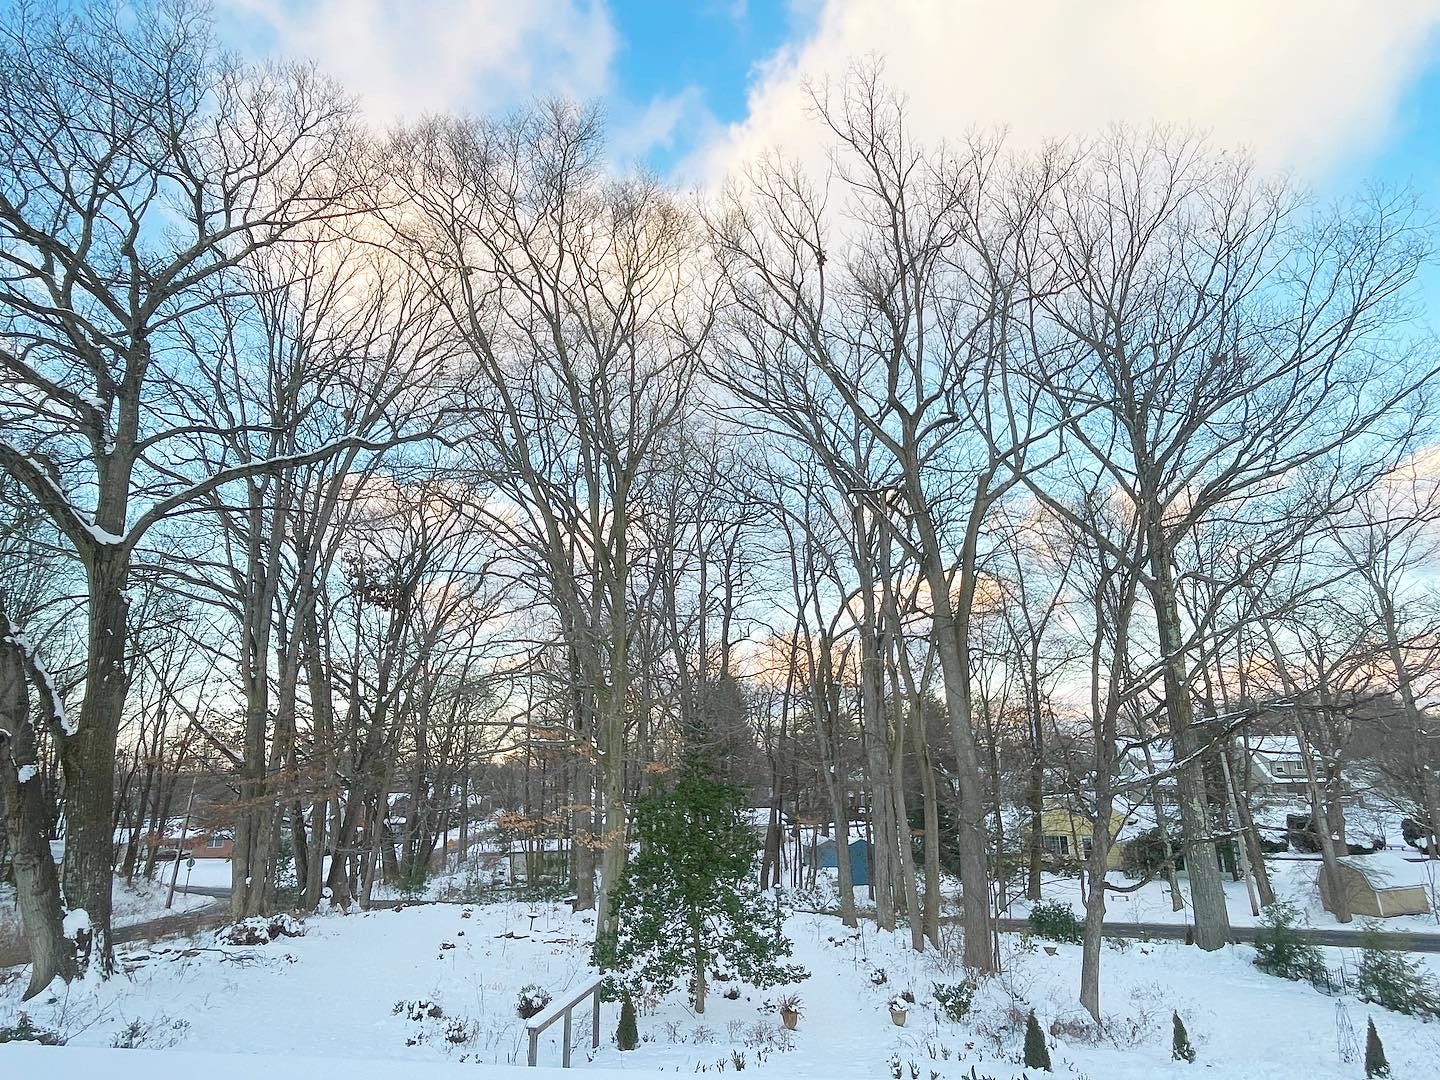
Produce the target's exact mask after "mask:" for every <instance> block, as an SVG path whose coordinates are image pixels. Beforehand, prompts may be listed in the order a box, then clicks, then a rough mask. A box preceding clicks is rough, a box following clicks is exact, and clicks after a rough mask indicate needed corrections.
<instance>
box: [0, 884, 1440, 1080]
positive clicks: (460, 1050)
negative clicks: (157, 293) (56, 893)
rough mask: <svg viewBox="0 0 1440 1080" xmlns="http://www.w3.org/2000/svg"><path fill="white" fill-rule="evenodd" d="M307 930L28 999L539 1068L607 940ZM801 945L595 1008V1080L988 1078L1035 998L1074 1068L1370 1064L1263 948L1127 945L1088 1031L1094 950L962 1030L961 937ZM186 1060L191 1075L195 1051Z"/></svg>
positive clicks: (392, 914)
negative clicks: (1189, 1042) (637, 1001)
mask: <svg viewBox="0 0 1440 1080" xmlns="http://www.w3.org/2000/svg"><path fill="white" fill-rule="evenodd" d="M531 914H534V915H535V919H534V920H533V933H532V929H531V926H532V920H531V918H530V915H531ZM306 929H307V933H306V935H305V936H304V937H301V938H293V939H290V938H281V939H279V940H277V941H275V942H273V943H271V944H269V945H266V946H255V947H229V946H226V947H220V946H217V945H215V944H214V942H213V940H206V941H203V942H198V943H197V945H199V946H200V947H199V948H197V949H194V950H186V949H184V947H183V946H181V945H178V944H174V943H166V944H163V945H160V946H156V947H154V948H153V949H150V950H135V949H122V958H123V959H124V961H125V965H126V967H127V968H130V969H132V973H131V975H130V976H129V977H128V978H119V979H115V980H112V981H110V982H109V983H105V984H99V985H96V984H92V983H86V984H83V985H77V986H75V987H72V988H70V989H69V990H68V991H61V990H59V989H58V984H57V992H56V994H55V995H53V996H48V997H47V996H42V997H41V998H38V999H36V1000H34V1001H32V1002H30V1003H28V1004H27V1006H26V1011H27V1012H28V1013H29V1014H30V1016H31V1017H32V1019H33V1021H34V1022H35V1023H36V1024H39V1025H41V1026H44V1027H49V1028H53V1029H55V1030H58V1031H60V1032H61V1033H62V1034H64V1035H65V1036H66V1037H67V1038H68V1039H69V1042H70V1044H71V1045H73V1046H90V1047H106V1046H110V1045H112V1044H114V1043H115V1042H117V1041H119V1042H122V1043H123V1042H130V1043H135V1044H138V1045H139V1046H140V1047H141V1048H153V1049H158V1050H165V1049H170V1048H173V1049H178V1050H203V1051H206V1052H213V1053H237V1054H261V1055H278V1056H281V1057H288V1056H303V1057H307V1058H326V1059H330V1058H336V1059H366V1060H371V1061H379V1060H386V1059H398V1060H401V1061H408V1062H411V1063H415V1062H426V1061H433V1062H440V1061H451V1062H456V1063H463V1064H466V1065H470V1066H472V1067H473V1066H474V1065H475V1064H476V1063H483V1064H499V1065H507V1064H519V1065H523V1064H524V1059H525V1045H526V1035H525V1027H524V1023H523V1021H522V1020H520V1019H519V1017H518V1016H517V1015H516V1012H515V1001H516V997H517V995H518V993H519V990H520V988H521V987H522V986H524V985H526V984H528V983H538V984H540V985H541V986H543V987H545V988H546V989H547V990H549V991H550V992H551V993H552V994H554V995H556V996H557V997H559V996H560V995H562V994H564V993H565V991H566V990H567V989H570V988H574V987H576V986H578V985H580V984H581V982H582V980H584V979H585V978H586V976H587V972H588V949H589V941H590V939H591V935H592V934H593V924H592V922H591V920H590V917H589V916H588V915H584V914H581V915H575V914H572V913H570V912H569V910H568V908H566V907H564V906H562V905H553V904H537V905H530V904H523V903H501V904H492V905H482V906H473V907H462V906H458V905H435V906H414V907H407V908H405V909H403V910H400V911H375V912H370V913H366V914H352V915H341V914H338V913H337V914H329V915H323V916H312V917H310V918H309V919H308V920H306ZM788 932H789V933H790V935H791V937H792V938H793V939H794V941H795V959H796V960H797V961H799V962H800V963H802V964H804V965H805V966H806V967H807V968H808V969H809V970H810V972H811V977H810V978H809V979H808V980H806V981H804V982H802V983H800V984H799V985H798V986H796V987H790V988H775V989H771V990H768V991H757V990H754V989H752V988H749V987H744V986H735V991H736V994H737V996H736V997H735V999H734V1000H729V999H727V998H726V997H725V994H726V992H727V990H728V989H729V988H730V987H731V986H734V985H735V984H728V983H717V984H715V985H713V986H712V987H711V995H710V1001H709V1006H708V1007H707V1010H706V1012H705V1013H704V1015H701V1016H697V1015H695V1014H693V1013H692V1012H691V1011H690V1009H689V1008H688V1007H687V1005H686V1002H685V1000H684V998H683V996H682V995H681V994H679V993H678V992H677V993H675V994H672V995H670V996H669V997H667V998H666V999H664V1000H663V1001H661V1002H659V1003H657V1004H656V1005H655V1007H654V1008H653V1009H643V1010H642V1015H641V1017H640V1031H641V1035H642V1039H643V1040H644V1041H643V1042H642V1045H641V1046H640V1048H639V1049H638V1050H636V1051H634V1052H633V1053H623V1054H622V1053H621V1052H619V1051H618V1050H617V1049H616V1048H615V1046H614V1045H613V1034H614V1031H615V1026H616V1020H617V1015H616V1012H617V1010H616V1007H615V1006H614V1005H613V1004H608V1003H607V1004H606V1005H605V1007H604V1015H603V1020H602V1025H601V1030H602V1036H603V1037H602V1045H601V1048H600V1050H599V1051H598V1052H596V1053H594V1054H593V1055H592V1054H591V1051H590V1049H589V1039H588V1034H589V1030H590V1023H589V1013H588V1007H587V1006H581V1007H580V1008H579V1009H577V1011H576V1016H575V1025H574V1032H575V1039H574V1041H575V1045H576V1054H575V1064H576V1067H577V1068H587V1067H588V1068H605V1069H624V1070H646V1071H648V1070H660V1071H664V1072H666V1073H673V1072H676V1071H678V1072H681V1073H686V1074H692V1073H695V1072H705V1071H708V1072H718V1071H719V1069H720V1063H721V1062H724V1063H725V1071H726V1072H733V1071H734V1070H735V1056H736V1055H743V1058H744V1063H745V1067H746V1068H748V1069H750V1070H754V1071H759V1072H762V1073H764V1072H769V1073H770V1074H772V1075H775V1076H783V1077H814V1078H833V1077H856V1078H860V1077H865V1078H883V1077H886V1076H890V1075H892V1064H891V1062H892V1059H893V1060H895V1061H896V1062H897V1063H898V1065H899V1067H900V1068H901V1069H902V1070H903V1075H906V1076H909V1075H912V1074H911V1072H910V1068H911V1066H910V1063H911V1062H913V1063H914V1066H915V1069H916V1070H917V1072H916V1073H915V1075H918V1076H920V1077H927V1076H932V1075H934V1076H936V1077H940V1078H947V1080H948V1078H956V1077H960V1076H962V1075H964V1076H968V1075H969V1071H970V1068H971V1066H972V1065H973V1066H975V1068H976V1070H977V1075H979V1076H993V1077H997V1078H1008V1077H1018V1076H1019V1075H1020V1074H1021V1072H1022V1069H1021V1066H1020V1065H1019V1063H1018V1057H1017V1055H1018V1053H1019V1048H1020V1042H1021V1033H1022V1029H1023V1018H1024V1014H1025V1011H1026V1009H1028V1008H1031V1007H1033V1008H1034V1009H1035V1010H1036V1013H1037V1014H1038V1016H1039V1017H1040V1018H1041V1021H1042V1023H1043V1024H1044V1025H1045V1026H1046V1027H1047V1028H1049V1027H1050V1026H1051V1025H1052V1024H1058V1025H1059V1026H1057V1028H1056V1035H1055V1036H1054V1039H1053V1042H1054V1045H1053V1048H1052V1055H1053V1057H1054V1060H1055V1067H1056V1073H1057V1074H1059V1075H1071V1076H1088V1077H1091V1078H1093V1080H1101V1078H1105V1080H1131V1078H1134V1080H1138V1078H1141V1077H1147V1078H1148V1077H1163V1076H1176V1077H1180V1076H1192V1075H1194V1074H1193V1071H1192V1070H1193V1069H1194V1068H1206V1069H1208V1070H1209V1071H1208V1072H1207V1075H1209V1076H1212V1077H1215V1078H1216V1080H1232V1078H1233V1080H1241V1078H1244V1080H1268V1078H1273V1080H1280V1078H1292V1077H1296V1076H1305V1077H1308V1078H1314V1080H1320V1078H1329V1077H1335V1078H1339V1077H1346V1078H1351V1077H1358V1076H1359V1075H1360V1065H1359V1063H1358V1059H1357V1060H1356V1061H1350V1062H1346V1061H1342V1060H1341V1057H1340V1052H1339V1051H1340V1044H1341V1043H1343V1042H1344V1041H1345V1040H1344V1039H1343V1038H1340V1037H1339V1035H1338V1033H1337V1005H1336V999H1334V998H1329V997H1325V996H1323V995H1321V994H1320V993H1318V992H1317V991H1315V990H1314V989H1312V988H1311V987H1310V986H1309V985H1302V984H1296V983H1289V982H1285V981H1282V980H1278V979H1275V978H1272V977H1270V976H1267V975H1264V974H1261V973H1260V972H1259V971H1257V970H1256V969H1255V968H1254V966H1253V964H1252V963H1251V959H1252V957H1253V950H1251V949H1250V948H1249V947H1247V946H1232V947H1230V948H1227V949H1225V950H1223V951H1221V952H1218V953H1214V954H1205V953H1201V952H1199V951H1198V950H1196V949H1194V948H1187V947H1186V946H1183V945H1180V944H1161V943H1157V944H1144V945H1142V944H1138V943H1132V944H1127V945H1125V946H1124V947H1122V948H1117V947H1115V946H1113V945H1107V947H1106V949H1105V952H1104V961H1103V968H1102V974H1103V983H1102V987H1103V989H1102V1009H1103V1012H1104V1013H1105V1015H1106V1017H1107V1024H1106V1028H1105V1031H1104V1032H1103V1033H1099V1034H1097V1033H1093V1032H1091V1033H1086V1032H1085V1031H1084V1028H1085V1025H1083V1024H1080V1023H1079V1021H1080V1019H1081V1018H1082V1016H1083V1014H1082V1012H1081V1011H1080V1009H1079V1007H1078V1005H1077V1004H1076V1002H1075V995H1076V991H1077V987H1078V971H1079V962H1080V950H1079V947H1078V946H1065V945H1061V946H1055V947H1054V948H1055V955H1053V956H1052V955H1049V954H1048V952H1047V951H1046V949H1044V948H1035V949H1033V951H1025V950H1024V949H1023V948H1022V945H1021V942H1020V940H1019V939H1018V938H1017V937H1014V936H1010V935H1006V936H1005V937H1004V938H1003V939H1002V940H1003V942H1004V953H1005V957H1006V971H1005V973H1004V974H1003V975H1001V976H998V977H995V978H992V979H990V980H987V981H986V982H985V983H984V984H983V985H982V987H981V990H980V992H979V994H978V996H977V1000H976V1004H975V1007H974V1009H973V1010H972V1012H971V1014H970V1016H968V1017H967V1018H966V1019H965V1020H963V1021H961V1022H959V1023H952V1022H951V1021H949V1020H947V1019H945V1018H943V1017H942V1016H941V1015H940V1014H939V1013H938V1012H937V1011H936V1009H935V1008H934V1006H933V1000H934V989H933V987H934V984H935V983H936V982H942V983H953V982H959V981H960V979H961V978H962V977H963V972H962V971H961V968H960V965H959V960H958V941H951V942H950V947H948V948H946V949H942V950H931V951H928V952H926V953H924V954H916V953H913V952H911V951H910V950H909V948H908V937H907V936H905V935H904V934H900V935H888V934H884V933H881V932H879V931H877V930H876V929H874V928H873V926H867V927H865V928H862V929H860V930H846V929H845V928H844V927H842V926H841V925H840V923H839V921H838V920H837V919H835V918H833V917H830V916H825V915H814V914H799V915H795V916H793V917H792V918H791V919H790V920H789V923H788ZM1327 953H1328V955H1327V961H1328V962H1329V963H1330V964H1331V965H1332V966H1335V967H1339V966H1340V965H1341V964H1342V963H1353V961H1354V959H1355V958H1354V956H1353V955H1348V956H1342V954H1341V951H1340V950H1327ZM882 969H883V972H884V978H883V982H881V981H880V975H879V974H878V972H880V971H881V970H882ZM18 976H19V972H15V973H14V974H13V976H12V977H11V978H10V979H9V980H8V982H7V983H6V984H5V985H4V986H3V987H0V1024H4V1023H10V1022H13V1019H14V1017H15V1015H16V1014H17V1013H18V1012H19V1011H20V1003H19V1000H18V999H19V994H20V992H21V987H22V986H23V982H22V981H21V979H20V978H19V977H18ZM877 983H878V985H877ZM791 989H793V990H795V991H796V992H798V993H799V994H800V996H801V998H802V999H803V1002H804V1015H803V1017H802V1019H801V1021H800V1025H799V1029H798V1030H797V1031H795V1032H794V1033H793V1034H788V1035H787V1034H785V1033H784V1032H783V1031H782V1030H781V1027H780V1025H779V1023H778V1018H777V1016H776V1011H775V1008H774V1003H775V1001H776V999H777V998H778V997H779V996H780V995H781V994H782V993H784V992H786V990H791ZM907 989H908V990H910V991H912V992H913V993H914V995H915V997H916V998H917V1004H916V1006H915V1007H914V1008H913V1010H912V1012H911V1014H910V1016H909V1021H908V1023H907V1025H906V1026H905V1027H903V1028H901V1027H896V1026H894V1025H893V1024H892V1023H891V1019H890V1015H889V1012H888V1010H887V1008H886V1002H887V1000H888V999H889V998H890V997H891V996H892V995H894V994H896V993H899V992H900V991H903V990H907ZM1341 1000H1343V1001H1344V1006H1345V1008H1344V1012H1343V1014H1344V1016H1345V1017H1346V1018H1348V1020H1349V1023H1350V1024H1351V1025H1352V1026H1353V1030H1354V1032H1355V1033H1356V1041H1357V1043H1363V1039H1364V1029H1365V1019H1366V1017H1367V1015H1369V1016H1373V1017H1374V1018H1375V1022H1376V1024H1377V1026H1378V1028H1379V1030H1380V1033H1381V1036H1382V1038H1383V1039H1384V1042H1385V1048H1386V1051H1387V1053H1388V1055H1389V1058H1390V1061H1391V1063H1392V1065H1393V1067H1394V1075H1395V1076H1397V1077H1408V1078H1416V1077H1434V1076H1437V1075H1440V1068H1437V1065H1436V1062H1440V1024H1429V1025H1427V1024H1423V1023H1421V1022H1419V1021H1418V1020H1415V1019H1412V1018H1409V1017H1405V1016H1400V1015H1396V1014H1392V1013H1388V1012H1385V1011H1384V1010H1381V1009H1379V1008H1376V1007H1374V1006H1369V1005H1365V1004H1363V1003H1360V1002H1358V1001H1355V1000H1353V999H1341ZM413 1001H425V1002H433V1003H435V1004H437V1005H438V1006H439V1011H440V1012H441V1013H442V1014H443V1015H442V1016H439V1017H433V1018H432V1017H428V1016H427V1017H425V1018H423V1019H420V1020H412V1019H410V1018H409V1016H408V1015H406V1010H405V1009H404V1007H402V1010H401V1011H400V1012H397V1011H396V1007H397V1005H398V1004H399V1003H402V1002H413ZM1172 1010H1178V1011H1179V1013H1180V1015H1181V1016H1182V1017H1183V1019H1184V1020H1185V1022H1186V1025H1187V1026H1188V1028H1189V1031H1190V1034H1191V1037H1192V1039H1193V1040H1194V1042H1195V1044H1196V1046H1197V1048H1198V1050H1199V1055H1200V1057H1199V1062H1198V1063H1197V1065H1196V1066H1193V1067H1192V1066H1189V1065H1186V1064H1184V1063H1177V1062H1173V1061H1171V1059H1170V1026H1171V1020H1170V1014H1171V1011H1172ZM422 1011H429V1010H428V1007H427V1008H426V1009H425V1010H422ZM560 1032H561V1027H560V1025H556V1026H555V1027H553V1028H551V1029H550V1030H549V1031H547V1032H546V1034H545V1036H544V1037H543V1038H542V1045H541V1051H540V1061H541V1064H549V1065H556V1064H558V1063H559V1060H560V1048H559V1045H558V1039H559V1037H560ZM25 1053H30V1054H33V1053H35V1052H34V1051H28V1052H27V1051H24V1050H20V1051H17V1050H14V1049H13V1048H12V1047H10V1046H0V1076H8V1075H30V1073H29V1072H28V1071H27V1069H26V1068H25V1067H23V1063H28V1062H33V1061H34V1060H36V1059H34V1058H33V1057H26V1058H24V1059H23V1062H22V1058H20V1057H18V1056H15V1055H18V1054H25ZM53 1053H54V1054H55V1057H54V1058H53V1059H48V1058H47V1060H54V1061H55V1062H56V1063H57V1065H56V1067H54V1068H51V1067H47V1069H46V1073H47V1074H48V1075H53V1076H57V1077H67V1078H68V1076H70V1075H75V1076H79V1075H87V1076H88V1075H98V1073H91V1072H86V1071H83V1070H81V1071H70V1072H67V1071H66V1069H67V1068H68V1066H64V1065H61V1064H59V1063H61V1062H64V1061H65V1060H67V1059H66V1058H65V1057H64V1055H65V1053H66V1051H65V1050H59V1051H54V1052H53ZM249 1060H250V1061H251V1062H253V1064H254V1071H251V1072H248V1073H247V1075H255V1074H256V1073H257V1072H264V1073H267V1074H268V1069H267V1068H266V1067H265V1066H264V1065H263V1064H262V1062H261V1061H257V1060H255V1059H249ZM265 1060H268V1059H265ZM76 1061H77V1066H78V1063H79V1059H78V1058H77V1059H76ZM92 1064H93V1063H92ZM175 1065H176V1070H178V1071H182V1072H189V1071H190V1066H189V1065H187V1064H185V1062H184V1060H183V1059H179V1058H177V1060H176V1062H175ZM12 1067H14V1068H15V1069H17V1070H18V1071H15V1072H12V1071H11V1068H12ZM204 1071H205V1072H207V1073H208V1074H210V1075H225V1074H224V1073H217V1072H214V1071H212V1070H209V1069H205V1070H204ZM932 1071H933V1072H932ZM154 1072H155V1070H151V1072H150V1073H149V1074H150V1075H154ZM237 1075H238V1074H237ZM277 1075H283V1074H277ZM315 1075H320V1076H328V1075H330V1074H329V1073H317V1074H315ZM334 1075H336V1076H340V1075H345V1076H350V1077H354V1076H369V1075H371V1074H370V1073H369V1072H365V1071H363V1070H358V1071H357V1070H350V1071H340V1070H337V1071H335V1073H334ZM374 1075H377V1076H378V1075H382V1072H380V1071H377V1072H375V1073H374ZM386 1075H388V1074H386ZM396 1075H399V1073H397V1074H396ZM475 1075H477V1076H480V1075H484V1074H483V1073H480V1072H477V1073H476V1074H475ZM516 1075H517V1077H518V1076H520V1075H524V1074H516ZM529 1075H534V1074H529Z"/></svg>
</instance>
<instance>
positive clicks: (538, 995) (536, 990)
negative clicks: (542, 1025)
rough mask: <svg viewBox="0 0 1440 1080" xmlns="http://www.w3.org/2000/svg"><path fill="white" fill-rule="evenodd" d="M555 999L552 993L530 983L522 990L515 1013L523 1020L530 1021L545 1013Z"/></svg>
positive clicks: (516, 1003)
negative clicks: (546, 1007)
mask: <svg viewBox="0 0 1440 1080" xmlns="http://www.w3.org/2000/svg"><path fill="white" fill-rule="evenodd" d="M552 1000H553V999H552V998H551V996H550V991H549V990H546V989H545V988H544V987H543V986H540V985H538V984H536V983H530V984H529V985H527V986H522V987H521V988H520V996H519V998H518V999H517V1000H516V1002H515V1012H516V1013H518V1014H519V1016H520V1019H521V1020H529V1019H530V1018H531V1017H532V1016H539V1015H540V1014H541V1013H542V1012H544V1011H545V1006H547V1005H549V1004H550V1002H551V1001H552Z"/></svg>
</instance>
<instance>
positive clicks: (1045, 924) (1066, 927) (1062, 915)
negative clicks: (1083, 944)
mask: <svg viewBox="0 0 1440 1080" xmlns="http://www.w3.org/2000/svg"><path fill="white" fill-rule="evenodd" d="M1029 923H1030V932H1031V933H1032V934H1034V935H1035V936H1036V937H1038V938H1045V939H1046V940H1047V941H1068V942H1072V943H1073V942H1078V941H1080V939H1081V938H1082V937H1083V936H1084V933H1083V930H1084V928H1083V927H1082V926H1081V925H1080V920H1079V919H1077V918H1076V917H1075V912H1074V911H1073V910H1072V909H1071V907H1070V905H1069V904H1062V903H1061V902H1060V901H1059V900H1041V901H1040V902H1039V903H1038V904H1036V905H1035V906H1034V907H1032V908H1031V909H1030V919H1029Z"/></svg>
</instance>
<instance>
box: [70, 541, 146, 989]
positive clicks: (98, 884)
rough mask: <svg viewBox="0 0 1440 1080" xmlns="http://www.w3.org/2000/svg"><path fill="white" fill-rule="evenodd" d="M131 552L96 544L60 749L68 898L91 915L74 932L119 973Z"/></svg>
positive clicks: (80, 950) (84, 962)
mask: <svg viewBox="0 0 1440 1080" xmlns="http://www.w3.org/2000/svg"><path fill="white" fill-rule="evenodd" d="M128 563H129V560H128V555H127V554H126V553H125V552H123V551H121V550H120V548H119V546H118V545H115V544H104V545H97V546H96V548H95V549H94V552H93V554H92V557H91V558H90V560H89V563H88V565H87V567H86V577H87V584H88V596H89V608H90V614H89V632H88V637H89V641H88V647H87V652H86V655H87V656H88V658H89V664H90V666H89V669H88V670H87V671H86V675H85V699H84V701H83V702H82V703H81V705H80V715H79V718H78V720H77V722H76V729H75V731H74V733H73V734H71V735H70V736H69V737H67V738H66V739H65V740H64V743H63V744H62V746H61V749H60V764H61V766H62V767H63V768H64V770H65V867H64V878H63V884H62V887H63V893H64V903H65V907H66V909H67V910H69V911H71V912H81V911H83V912H84V913H85V915H84V921H83V925H82V926H81V928H80V930H79V932H78V933H77V935H76V944H77V958H78V963H79V967H80V969H81V970H84V969H86V968H89V967H93V968H95V969H96V970H98V971H99V973H100V974H101V975H102V976H107V977H108V976H110V975H113V974H114V973H115V957H114V952H113V942H112V938H111V930H110V912H111V885H112V882H113V878H114V845H115V835H114V832H113V831H112V829H111V813H112V811H113V810H114V802H115V744H116V739H117V736H118V734H119V731H120V719H121V716H122V714H123V712H124V709H125V695H126V692H127V691H128V689H129V680H128V677H127V674H126V671H125V646H126V641H127V640H128V638H127V623H128V614H129V598H128V597H127V596H126V593H125V589H126V585H127V584H128V578H129V564H128Z"/></svg>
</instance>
